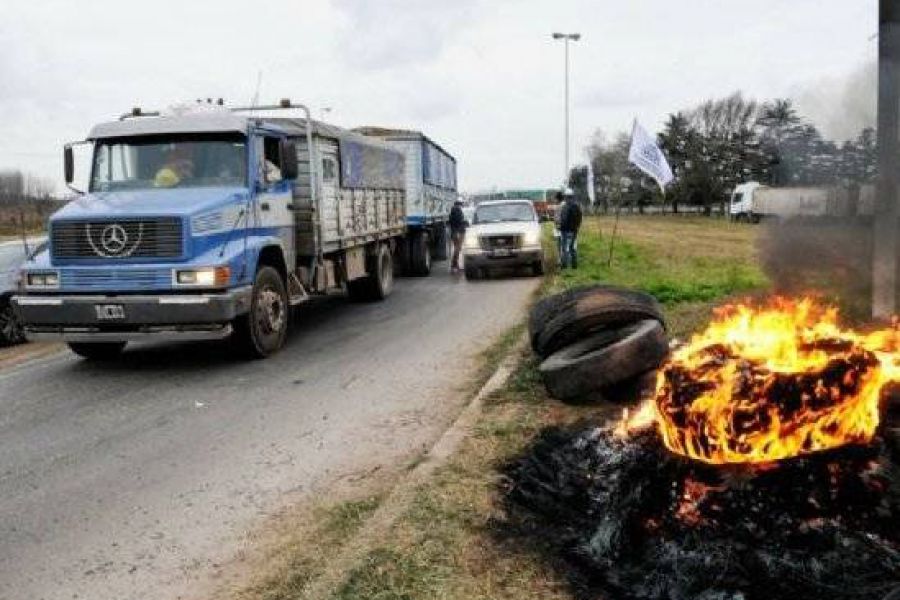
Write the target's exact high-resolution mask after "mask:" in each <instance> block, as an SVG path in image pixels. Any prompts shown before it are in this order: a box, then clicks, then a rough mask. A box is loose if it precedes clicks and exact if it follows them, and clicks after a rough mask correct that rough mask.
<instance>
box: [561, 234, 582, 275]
mask: <svg viewBox="0 0 900 600" xmlns="http://www.w3.org/2000/svg"><path fill="white" fill-rule="evenodd" d="M577 235H578V233H577V232H575V231H560V232H559V266H561V267H562V268H563V269H566V268H568V267H572V268H573V269H577V268H578V246H577V244H576V243H575V238H576V236H577Z"/></svg>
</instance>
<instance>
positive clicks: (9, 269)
mask: <svg viewBox="0 0 900 600" xmlns="http://www.w3.org/2000/svg"><path fill="white" fill-rule="evenodd" d="M46 246H47V242H46V240H43V239H39V240H29V247H28V250H27V251H26V249H25V246H24V244H21V243H17V242H7V243H6V244H4V245H0V346H11V345H13V344H21V343H22V342H24V341H25V332H24V330H23V328H22V325H21V323H20V322H19V319H18V318H17V317H16V314H15V312H14V311H13V307H12V302H10V299H11V298H12V297H13V294H15V292H16V289H17V280H18V272H19V266H20V265H21V264H22V263H23V262H25V260H26V259H27V258H28V257H29V256H34V255H35V254H37V253H39V252H41V251H43V249H44V248H46Z"/></svg>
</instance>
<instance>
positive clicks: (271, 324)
mask: <svg viewBox="0 0 900 600" xmlns="http://www.w3.org/2000/svg"><path fill="white" fill-rule="evenodd" d="M289 322H290V304H289V301H288V295H287V289H286V288H285V286H284V280H283V279H282V278H281V275H279V273H278V271H276V270H275V269H274V268H272V267H269V266H262V267H260V268H259V270H257V271H256V278H255V279H254V280H253V291H252V292H251V297H250V312H249V313H248V314H246V315H242V316H241V317H239V318H238V319H236V320H235V323H234V334H233V337H232V339H233V341H234V343H235V346H236V349H237V350H238V351H239V352H240V353H241V354H244V355H245V356H248V357H249V358H266V357H267V356H271V355H272V354H274V353H275V352H277V351H278V350H280V349H281V347H282V346H283V345H284V340H285V338H286V337H287V331H288V324H289Z"/></svg>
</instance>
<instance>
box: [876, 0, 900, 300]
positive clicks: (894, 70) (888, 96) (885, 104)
mask: <svg viewBox="0 0 900 600" xmlns="http://www.w3.org/2000/svg"><path fill="white" fill-rule="evenodd" d="M898 137H900V0H879V10H878V187H877V194H876V200H875V225H874V232H873V233H874V236H875V239H874V242H875V243H874V264H873V269H872V316H873V317H875V318H889V317H891V316H893V315H894V314H896V313H897V250H898V243H897V216H898V212H900V211H898V201H900V194H898V179H900V177H898V175H900V173H898V172H900V152H898V150H900V139H898Z"/></svg>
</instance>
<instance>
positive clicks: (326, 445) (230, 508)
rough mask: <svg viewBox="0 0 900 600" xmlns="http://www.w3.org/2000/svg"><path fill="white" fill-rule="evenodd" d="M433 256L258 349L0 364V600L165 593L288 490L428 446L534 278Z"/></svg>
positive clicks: (201, 570)
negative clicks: (253, 353) (380, 296)
mask: <svg viewBox="0 0 900 600" xmlns="http://www.w3.org/2000/svg"><path fill="white" fill-rule="evenodd" d="M444 268H445V264H442V265H438V267H437V268H436V269H437V270H439V271H440V272H439V273H436V274H434V275H432V276H431V277H429V278H424V279H401V280H398V282H397V286H396V288H395V290H394V294H393V295H392V296H391V297H390V298H388V300H387V301H385V302H382V303H376V304H362V305H359V304H356V305H355V304H350V303H348V302H346V301H345V300H344V299H343V298H340V297H335V298H326V299H322V300H320V301H317V302H315V303H311V304H308V305H306V306H304V307H302V308H301V310H300V312H299V318H298V319H297V320H296V321H295V324H294V327H293V330H292V333H291V335H290V338H289V341H288V345H287V347H286V348H285V349H284V350H283V351H282V352H281V353H280V354H278V355H276V356H275V357H272V358H271V359H269V360H266V361H256V362H241V361H238V360H236V359H234V358H232V357H231V356H230V355H229V354H228V353H227V351H226V350H225V348H224V347H223V346H222V345H221V344H181V345H144V346H139V347H134V348H131V349H130V350H128V351H126V353H125V354H124V356H123V357H122V360H121V361H120V362H119V363H117V364H114V365H106V366H98V365H94V364H91V363H88V362H84V361H81V360H79V359H77V358H75V357H74V356H73V355H70V354H68V353H65V354H61V355H57V356H54V357H51V358H49V359H41V360H38V361H36V362H32V363H29V364H26V365H24V366H20V367H16V368H14V369H13V370H9V371H6V372H0V599H2V600H21V599H25V598H28V599H29V600H37V599H48V600H49V599H53V600H55V599H61V598H65V599H71V598H85V599H90V600H106V599H115V600H126V599H131V598H135V599H137V598H141V599H145V598H176V597H181V596H182V595H183V594H185V593H186V591H187V590H190V589H191V586H192V585H197V582H198V581H200V580H202V579H203V578H204V577H206V576H207V575H208V573H209V572H210V571H212V570H215V569H216V568H217V566H218V565H219V564H221V563H222V562H223V561H225V562H227V561H228V560H229V559H231V558H232V557H233V556H234V553H235V551H236V549H237V547H238V545H239V544H240V543H241V540H243V539H245V536H246V534H247V533H248V532H250V531H253V530H254V528H255V527H258V526H259V525H260V524H261V523H263V522H264V521H265V518H266V516H267V515H270V514H272V513H273V512H275V511H277V510H278V509H279V508H281V507H282V506H283V505H284V504H285V503H286V502H288V501H289V500H290V501H294V500H297V499H302V498H303V497H304V495H305V494H309V493H314V492H316V491H318V490H323V489H325V488H327V486H328V485H330V484H332V483H333V482H335V481H338V480H339V479H340V478H342V477H346V476H347V475H348V474H351V473H360V472H366V471H367V470H369V469H372V468H377V467H378V466H379V465H382V466H383V465H391V464H396V463H397V462H399V461H402V460H405V459H408V458H409V457H410V456H411V455H413V454H414V453H415V452H416V451H421V450H422V449H424V448H426V447H428V446H429V445H430V443H432V442H433V441H434V440H436V439H437V437H439V435H440V433H441V432H442V431H443V429H444V428H445V427H446V425H447V424H448V423H449V422H450V421H452V419H453V417H454V416H455V414H456V412H457V411H458V410H459V408H460V406H461V402H463V401H464V398H463V397H462V395H461V394H460V393H459V392H458V391H457V390H458V389H459V387H460V384H462V383H463V382H464V381H465V380H466V377H467V376H468V374H469V372H470V369H471V368H472V366H473V361H472V357H473V356H474V354H475V353H476V352H477V351H478V349H480V348H483V347H484V346H485V345H487V344H488V343H489V342H490V341H491V338H492V337H493V336H495V335H496V334H499V333H501V332H502V331H504V330H505V329H506V328H507V327H508V326H509V325H511V324H513V323H514V322H515V321H516V320H517V319H518V318H520V317H521V316H522V314H523V310H524V307H525V304H526V301H527V298H528V295H529V294H530V292H531V291H532V290H533V289H534V287H535V286H536V285H537V280H535V279H530V278H518V279H497V280H490V281H484V282H473V283H469V282H466V281H465V280H464V279H462V278H455V277H451V276H450V275H448V274H446V273H445V272H444Z"/></svg>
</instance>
